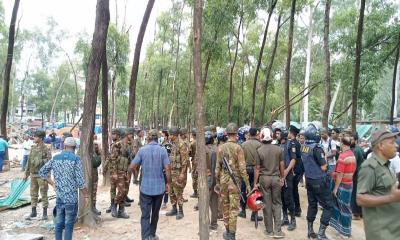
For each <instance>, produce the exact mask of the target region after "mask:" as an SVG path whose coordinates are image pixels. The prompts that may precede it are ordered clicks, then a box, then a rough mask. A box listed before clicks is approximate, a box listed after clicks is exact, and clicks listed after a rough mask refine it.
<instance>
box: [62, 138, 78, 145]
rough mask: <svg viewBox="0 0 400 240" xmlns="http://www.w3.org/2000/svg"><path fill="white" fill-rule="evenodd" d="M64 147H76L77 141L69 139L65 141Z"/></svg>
mask: <svg viewBox="0 0 400 240" xmlns="http://www.w3.org/2000/svg"><path fill="white" fill-rule="evenodd" d="M64 145H65V146H68V147H75V146H76V141H75V139H74V138H73V137H67V138H66V139H65V141H64Z"/></svg>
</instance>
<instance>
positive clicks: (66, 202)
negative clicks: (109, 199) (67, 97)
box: [39, 137, 89, 240]
mask: <svg viewBox="0 0 400 240" xmlns="http://www.w3.org/2000/svg"><path fill="white" fill-rule="evenodd" d="M64 146H65V149H64V151H62V152H61V153H59V154H57V155H55V156H54V157H53V158H52V159H51V160H50V161H48V162H47V163H46V164H45V165H44V166H43V167H42V168H41V169H40V172H39V175H40V177H41V178H42V179H48V178H49V174H50V171H53V175H54V183H55V184H54V185H55V186H54V187H55V190H56V212H57V215H56V218H55V239H56V240H61V239H65V240H70V239H72V233H73V231H74V224H75V220H76V216H77V213H78V190H81V193H82V194H83V196H84V200H85V205H87V204H88V198H89V193H88V190H87V188H86V183H85V178H84V174H83V168H82V162H81V159H80V158H79V157H78V156H77V155H76V154H75V147H76V142H75V139H74V138H73V137H67V138H66V139H65V141H64ZM51 183H52V182H51ZM64 229H65V231H64V236H63V230H64Z"/></svg>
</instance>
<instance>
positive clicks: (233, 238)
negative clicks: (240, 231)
mask: <svg viewBox="0 0 400 240" xmlns="http://www.w3.org/2000/svg"><path fill="white" fill-rule="evenodd" d="M228 239H229V240H236V233H235V232H229V233H228Z"/></svg>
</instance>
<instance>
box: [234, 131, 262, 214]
mask: <svg viewBox="0 0 400 240" xmlns="http://www.w3.org/2000/svg"><path fill="white" fill-rule="evenodd" d="M260 146H261V143H260V141H258V139H257V129H255V128H250V129H249V134H248V139H247V140H246V141H245V142H244V143H242V145H241V147H242V148H243V152H244V159H245V161H246V172H247V175H248V176H249V181H250V187H251V188H253V187H254V182H253V180H254V167H255V165H256V155H257V148H259V147H260ZM241 187H242V189H241V191H242V195H243V196H244V200H245V202H243V201H242V200H241V201H240V205H241V207H242V211H241V212H240V213H239V217H243V218H246V202H247V194H249V193H248V192H246V185H245V184H244V183H242V186H241ZM255 216H256V214H255V213H254V212H253V213H251V219H250V220H251V221H255ZM262 220H263V219H262V217H261V216H259V217H258V221H262Z"/></svg>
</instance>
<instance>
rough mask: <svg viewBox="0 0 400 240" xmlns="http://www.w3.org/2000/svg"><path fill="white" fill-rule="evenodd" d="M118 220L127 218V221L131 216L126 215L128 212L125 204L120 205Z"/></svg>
mask: <svg viewBox="0 0 400 240" xmlns="http://www.w3.org/2000/svg"><path fill="white" fill-rule="evenodd" d="M118 218H125V219H127V218H129V215H128V214H126V212H125V206H124V204H120V205H119V209H118Z"/></svg>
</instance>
